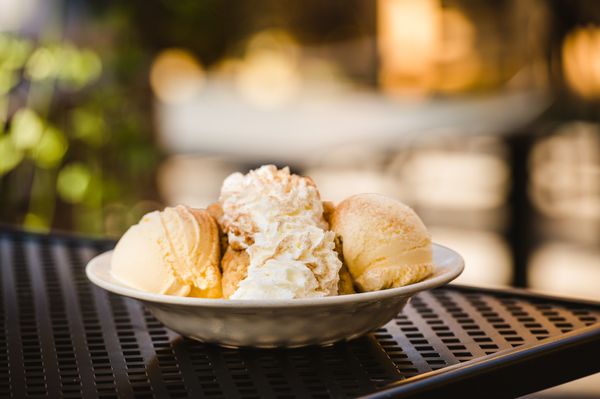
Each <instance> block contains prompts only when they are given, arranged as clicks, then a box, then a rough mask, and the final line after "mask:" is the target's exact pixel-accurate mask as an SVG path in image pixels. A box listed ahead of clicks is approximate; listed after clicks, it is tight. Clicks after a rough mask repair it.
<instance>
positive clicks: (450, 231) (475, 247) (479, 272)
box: [429, 227, 512, 285]
mask: <svg viewBox="0 0 600 399" xmlns="http://www.w3.org/2000/svg"><path fill="white" fill-rule="evenodd" d="M429 230H430V232H431V235H432V237H433V241H434V242H436V243H438V244H442V245H445V246H448V247H450V248H452V249H454V250H456V251H457V252H458V253H459V254H461V255H462V256H463V258H464V260H465V271H464V272H463V273H462V275H461V276H460V277H459V278H458V279H457V282H458V283H463V284H472V285H509V284H510V282H511V279H512V258H511V254H510V249H509V247H508V245H507V243H506V241H505V240H504V239H503V238H502V237H501V236H500V235H499V234H496V233H493V232H489V231H482V230H465V229H457V228H450V227H430V229H429Z"/></svg>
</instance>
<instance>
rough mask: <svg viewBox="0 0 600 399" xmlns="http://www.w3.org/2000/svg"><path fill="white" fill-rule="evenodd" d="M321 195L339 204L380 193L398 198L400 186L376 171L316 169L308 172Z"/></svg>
mask: <svg viewBox="0 0 600 399" xmlns="http://www.w3.org/2000/svg"><path fill="white" fill-rule="evenodd" d="M306 175H308V176H310V177H311V178H312V179H313V180H314V182H315V183H316V185H317V187H319V192H320V193H321V198H323V199H325V200H328V201H333V202H334V203H339V202H340V201H342V200H343V199H345V198H348V197H349V196H351V195H354V194H360V193H379V194H384V195H389V196H391V197H398V194H399V192H398V184H397V182H396V181H394V180H393V179H391V178H390V177H389V176H385V175H384V174H383V173H381V172H378V171H374V170H353V169H341V170H336V169H325V168H318V169H317V168H315V169H309V170H307V171H306Z"/></svg>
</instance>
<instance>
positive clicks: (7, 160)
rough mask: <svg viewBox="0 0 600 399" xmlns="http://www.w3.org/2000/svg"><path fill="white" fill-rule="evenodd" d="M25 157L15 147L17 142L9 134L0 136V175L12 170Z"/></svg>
mask: <svg viewBox="0 0 600 399" xmlns="http://www.w3.org/2000/svg"><path fill="white" fill-rule="evenodd" d="M21 159H23V153H22V152H21V151H20V150H19V149H18V148H17V147H15V143H14V142H13V141H12V139H11V138H10V137H9V136H7V135H4V136H0V176H2V175H4V174H6V173H8V172H10V171H11V170H12V169H13V168H15V167H16V166H17V165H18V164H19V163H20V162H21Z"/></svg>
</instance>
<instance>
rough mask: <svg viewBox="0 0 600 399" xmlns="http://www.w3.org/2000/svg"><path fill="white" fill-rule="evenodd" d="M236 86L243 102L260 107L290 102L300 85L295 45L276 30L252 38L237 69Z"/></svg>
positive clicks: (286, 36)
mask: <svg viewBox="0 0 600 399" xmlns="http://www.w3.org/2000/svg"><path fill="white" fill-rule="evenodd" d="M236 85H237V88H238V90H239V91H240V94H241V95H242V97H243V98H244V99H246V100H247V101H248V102H250V103H252V104H254V105H257V106H259V107H265V108H272V107H275V106H278V105H281V104H285V103H287V102H289V101H290V100H291V99H292V98H293V97H294V96H295V95H296V93H297V92H298V90H299V89H300V85H301V76H300V71H299V67H298V59H297V45H296V44H295V42H294V41H293V40H292V39H291V38H290V37H289V35H287V34H285V33H284V32H282V31H278V30H274V31H264V32H260V33H258V34H257V35H255V36H254V37H253V38H251V39H250V41H249V43H248V46H247V49H246V56H245V58H244V59H243V61H242V63H241V64H240V65H239V69H238V70H237V76H236Z"/></svg>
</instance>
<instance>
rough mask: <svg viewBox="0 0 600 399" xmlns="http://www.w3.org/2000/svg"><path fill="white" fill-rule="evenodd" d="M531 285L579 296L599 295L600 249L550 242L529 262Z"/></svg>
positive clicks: (596, 298) (539, 249) (593, 297)
mask: <svg viewBox="0 0 600 399" xmlns="http://www.w3.org/2000/svg"><path fill="white" fill-rule="evenodd" d="M528 273H529V282H530V285H531V287H532V288H535V289H538V290H542V291H546V292H554V293H560V294H562V295H568V296H573V297H578V298H582V297H583V298H588V299H595V300H598V299H600V251H599V250H598V248H590V247H586V246H581V245H578V244H571V243H566V242H549V243H547V244H544V245H542V246H541V247H540V248H538V249H537V250H536V251H535V252H534V253H533V255H532V257H531V261H530V262H529V266H528Z"/></svg>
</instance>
